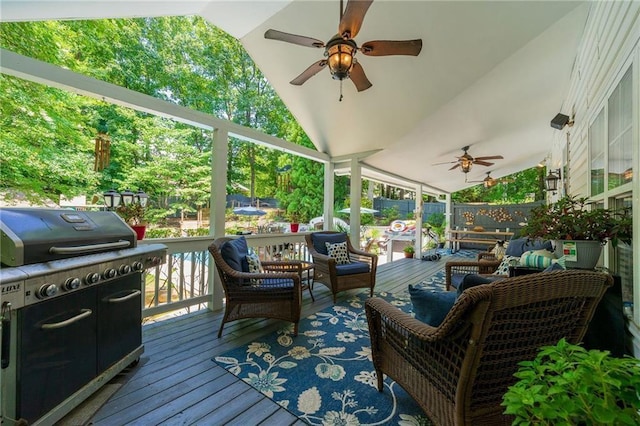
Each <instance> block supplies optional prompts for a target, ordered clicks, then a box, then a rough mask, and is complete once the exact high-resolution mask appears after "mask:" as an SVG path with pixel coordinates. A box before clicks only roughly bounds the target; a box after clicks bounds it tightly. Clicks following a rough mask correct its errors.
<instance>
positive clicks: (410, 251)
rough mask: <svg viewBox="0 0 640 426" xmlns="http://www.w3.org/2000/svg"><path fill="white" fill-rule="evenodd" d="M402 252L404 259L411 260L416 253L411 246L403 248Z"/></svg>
mask: <svg viewBox="0 0 640 426" xmlns="http://www.w3.org/2000/svg"><path fill="white" fill-rule="evenodd" d="M402 251H403V252H404V257H406V258H413V256H414V255H415V253H416V249H415V248H414V247H413V245H412V244H409V245H408V246H405V248H403V249H402Z"/></svg>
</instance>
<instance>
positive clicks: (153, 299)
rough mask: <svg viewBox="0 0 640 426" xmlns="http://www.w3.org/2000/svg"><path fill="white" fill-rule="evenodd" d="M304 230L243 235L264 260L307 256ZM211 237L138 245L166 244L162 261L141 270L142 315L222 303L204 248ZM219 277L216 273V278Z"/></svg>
mask: <svg viewBox="0 0 640 426" xmlns="http://www.w3.org/2000/svg"><path fill="white" fill-rule="evenodd" d="M305 234H306V233H302V232H301V233H288V234H257V235H246V236H245V238H246V239H247V244H248V245H249V247H251V248H253V249H254V250H255V251H256V252H257V253H258V254H259V255H260V258H261V259H263V260H273V259H298V260H307V261H309V260H310V256H309V252H308V250H307V245H306V243H305ZM212 241H213V237H208V236H207V237H187V238H154V239H145V240H142V241H139V242H138V243H139V244H140V245H144V244H154V243H160V244H164V245H166V246H167V248H168V250H167V257H166V259H165V261H164V263H162V264H161V265H158V266H156V267H155V268H151V269H149V270H147V271H146V272H145V274H144V282H145V286H144V287H145V291H144V298H143V307H142V315H143V317H144V318H148V317H153V316H157V315H162V314H166V313H168V312H172V311H177V310H185V311H187V312H188V311H190V310H192V309H202V308H203V307H207V308H208V309H216V308H218V307H221V306H222V299H223V294H222V291H214V289H215V288H219V286H214V272H215V271H214V268H213V267H212V264H213V259H212V258H211V256H210V255H209V251H208V250H207V248H208V247H209V244H211V242H212ZM217 279H218V278H217V277H215V280H217Z"/></svg>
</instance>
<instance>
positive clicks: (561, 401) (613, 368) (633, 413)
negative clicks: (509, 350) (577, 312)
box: [502, 339, 640, 425]
mask: <svg viewBox="0 0 640 426" xmlns="http://www.w3.org/2000/svg"><path fill="white" fill-rule="evenodd" d="M519 365H520V368H519V370H518V371H517V372H516V374H515V376H516V377H517V378H518V379H519V381H518V382H517V383H516V384H514V385H513V386H511V387H510V388H509V390H508V391H507V393H505V395H504V397H503V402H502V405H503V406H505V407H506V410H505V414H511V415H515V417H516V418H515V421H514V422H513V424H514V425H529V424H537V425H558V424H568V425H596V424H600V425H604V424H610V425H611V424H615V425H638V424H640V414H639V411H638V410H640V360H638V359H636V358H631V357H624V358H615V357H613V356H611V355H610V354H609V352H607V351H599V350H589V351H587V350H586V349H584V348H583V347H581V346H577V345H572V344H569V343H567V341H566V340H564V339H562V340H561V341H560V342H559V343H558V344H557V345H555V346H545V347H543V348H542V349H541V350H540V352H539V353H538V356H537V357H536V358H535V359H534V360H533V361H523V362H521V363H520V364H519Z"/></svg>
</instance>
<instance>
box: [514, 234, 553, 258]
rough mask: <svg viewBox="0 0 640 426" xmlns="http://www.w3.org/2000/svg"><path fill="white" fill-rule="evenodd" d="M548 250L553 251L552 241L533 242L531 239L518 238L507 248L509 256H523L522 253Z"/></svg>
mask: <svg viewBox="0 0 640 426" xmlns="http://www.w3.org/2000/svg"><path fill="white" fill-rule="evenodd" d="M542 249H546V250H549V251H552V250H553V245H552V243H551V241H545V240H539V239H537V240H532V239H529V238H516V239H515V240H511V241H510V242H509V246H508V247H507V252H506V254H507V255H509V256H516V257H520V256H522V253H524V252H525V251H529V250H542Z"/></svg>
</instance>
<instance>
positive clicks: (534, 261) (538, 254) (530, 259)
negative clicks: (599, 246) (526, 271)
mask: <svg viewBox="0 0 640 426" xmlns="http://www.w3.org/2000/svg"><path fill="white" fill-rule="evenodd" d="M555 258H556V256H555V255H554V254H553V253H551V252H550V251H547V250H529V251H526V252H524V253H522V256H521V257H520V265H522V266H528V267H531V268H540V269H544V268H546V267H547V266H549V265H551V263H553V262H552V260H553V259H555Z"/></svg>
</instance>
